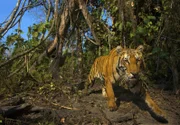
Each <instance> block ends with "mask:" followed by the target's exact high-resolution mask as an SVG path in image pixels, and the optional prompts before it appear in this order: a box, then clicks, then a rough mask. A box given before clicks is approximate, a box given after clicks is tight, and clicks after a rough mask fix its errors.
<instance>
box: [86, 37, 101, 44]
mask: <svg viewBox="0 0 180 125" xmlns="http://www.w3.org/2000/svg"><path fill="white" fill-rule="evenodd" d="M84 36H85V37H86V39H87V40H89V41H90V42H92V43H93V44H95V45H98V46H99V45H100V44H98V43H97V42H95V41H93V40H92V39H90V38H89V37H87V36H86V35H84Z"/></svg>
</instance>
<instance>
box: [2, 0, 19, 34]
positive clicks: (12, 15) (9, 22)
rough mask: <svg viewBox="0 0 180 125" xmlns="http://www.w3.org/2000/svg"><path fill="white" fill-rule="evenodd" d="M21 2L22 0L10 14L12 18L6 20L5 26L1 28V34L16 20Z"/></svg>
mask: <svg viewBox="0 0 180 125" xmlns="http://www.w3.org/2000/svg"><path fill="white" fill-rule="evenodd" d="M20 3H21V0H18V2H17V4H16V7H15V8H14V10H13V12H12V14H11V16H10V19H9V20H8V21H7V22H6V24H5V25H4V27H3V28H0V34H2V33H3V32H4V31H5V30H6V29H7V28H8V27H9V25H10V24H11V23H12V21H13V20H14V17H15V15H16V13H17V12H18V9H19V6H20Z"/></svg>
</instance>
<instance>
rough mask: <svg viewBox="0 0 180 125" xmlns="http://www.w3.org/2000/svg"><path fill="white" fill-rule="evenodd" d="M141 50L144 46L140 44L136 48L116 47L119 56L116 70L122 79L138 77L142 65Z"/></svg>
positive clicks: (132, 79)
mask: <svg viewBox="0 0 180 125" xmlns="http://www.w3.org/2000/svg"><path fill="white" fill-rule="evenodd" d="M143 50H144V47H143V46H142V45H140V46H138V47H137V48H136V49H129V48H122V47H121V46H118V47H117V53H118V56H119V58H118V59H119V60H118V66H117V70H118V72H120V74H121V75H123V80H125V81H134V80H137V79H138V76H139V73H140V71H141V68H142V66H143V54H142V52H143Z"/></svg>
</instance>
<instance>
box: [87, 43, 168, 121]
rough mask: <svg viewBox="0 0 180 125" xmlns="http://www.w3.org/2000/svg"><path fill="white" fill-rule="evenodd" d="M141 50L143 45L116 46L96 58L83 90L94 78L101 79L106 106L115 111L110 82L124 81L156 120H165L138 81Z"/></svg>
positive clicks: (141, 61)
mask: <svg viewBox="0 0 180 125" xmlns="http://www.w3.org/2000/svg"><path fill="white" fill-rule="evenodd" d="M143 50H144V47H143V45H140V46H138V47H137V48H136V49H130V48H122V47H121V46H117V47H116V48H114V49H112V50H111V51H110V52H109V54H108V55H105V56H100V57H98V58H96V59H95V61H94V63H93V65H92V67H91V70H90V73H89V75H88V82H86V85H85V90H86V92H87V91H88V88H89V86H90V85H91V86H92V85H93V84H94V81H95V78H99V79H101V80H103V81H104V86H105V91H104V92H105V94H104V95H106V96H107V101H108V107H109V109H110V111H115V110H117V105H116V102H115V94H114V91H113V86H112V84H114V83H115V82H120V81H121V82H122V81H124V82H125V84H127V86H128V88H129V90H130V91H131V92H132V93H135V94H138V95H140V97H141V98H142V99H143V100H144V101H145V103H146V104H147V106H148V107H149V109H150V110H151V112H152V113H153V114H155V117H156V118H157V120H159V121H161V122H167V120H166V115H165V113H164V111H163V110H161V109H160V108H159V107H158V105H157V104H156V103H155V102H154V101H153V100H152V98H151V97H150V95H149V93H148V91H147V89H146V88H145V87H144V86H143V85H142V83H141V82H138V78H139V74H140V73H141V69H142V67H143V65H144V60H143V54H142V53H143Z"/></svg>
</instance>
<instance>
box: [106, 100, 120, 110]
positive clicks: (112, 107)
mask: <svg viewBox="0 0 180 125" xmlns="http://www.w3.org/2000/svg"><path fill="white" fill-rule="evenodd" d="M108 107H109V110H110V111H116V110H117V109H118V108H117V105H116V103H115V101H108Z"/></svg>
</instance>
